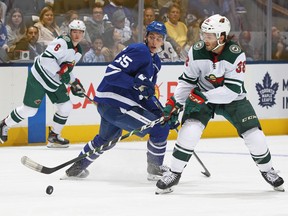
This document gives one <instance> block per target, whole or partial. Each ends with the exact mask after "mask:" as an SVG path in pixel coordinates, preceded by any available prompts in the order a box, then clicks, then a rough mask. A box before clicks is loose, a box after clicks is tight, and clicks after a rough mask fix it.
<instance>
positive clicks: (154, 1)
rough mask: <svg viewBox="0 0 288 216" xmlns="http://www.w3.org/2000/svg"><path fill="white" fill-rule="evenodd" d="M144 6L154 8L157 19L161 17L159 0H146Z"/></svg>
mask: <svg viewBox="0 0 288 216" xmlns="http://www.w3.org/2000/svg"><path fill="white" fill-rule="evenodd" d="M144 8H153V9H154V16H155V19H156V20H157V19H158V17H159V6H158V0H145V1H144ZM155 19H154V20H155Z"/></svg>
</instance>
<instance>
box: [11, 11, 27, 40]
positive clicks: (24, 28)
mask: <svg viewBox="0 0 288 216" xmlns="http://www.w3.org/2000/svg"><path fill="white" fill-rule="evenodd" d="M15 13H20V14H21V16H22V22H21V23H20V25H19V27H20V33H21V34H25V31H26V26H25V22H24V15H23V12H22V11H21V9H20V8H13V9H12V10H11V11H10V12H9V15H8V19H7V25H9V26H10V27H11V28H12V30H13V29H14V24H13V22H12V16H13V14H15Z"/></svg>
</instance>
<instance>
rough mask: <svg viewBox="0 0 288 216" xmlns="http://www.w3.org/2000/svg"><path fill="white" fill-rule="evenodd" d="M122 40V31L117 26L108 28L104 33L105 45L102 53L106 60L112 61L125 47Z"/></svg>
mask: <svg viewBox="0 0 288 216" xmlns="http://www.w3.org/2000/svg"><path fill="white" fill-rule="evenodd" d="M121 40H122V36H121V33H120V32H119V30H117V29H116V28H115V27H111V28H109V29H107V30H106V32H105V33H104V35H103V42H104V47H103V49H102V54H103V55H104V57H105V61H106V62H111V61H112V60H113V59H114V58H115V57H116V55H117V54H118V53H119V52H120V51H121V50H123V49H124V48H125V46H124V45H123V44H121Z"/></svg>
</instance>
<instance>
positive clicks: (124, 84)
mask: <svg viewBox="0 0 288 216" xmlns="http://www.w3.org/2000/svg"><path fill="white" fill-rule="evenodd" d="M146 32H147V34H146V37H145V43H135V44H131V45H129V46H128V47H126V48H125V49H123V50H122V51H121V52H120V53H119V54H118V55H117V56H116V57H115V59H114V61H112V62H111V63H110V64H109V65H108V66H107V69H106V73H105V76H104V78H103V80H102V82H101V83H100V85H99V86H98V88H97V92H96V96H95V98H94V100H95V101H96V102H97V103H98V105H97V109H98V112H99V114H100V115H101V123H100V130H99V134H97V135H96V136H95V137H94V139H93V140H91V141H89V142H88V143H87V144H86V145H85V146H84V148H83V150H82V151H81V153H80V155H82V154H85V153H87V152H89V151H91V150H94V149H96V148H99V147H101V146H105V144H108V142H109V141H111V140H114V139H117V138H118V137H120V136H121V134H122V130H123V129H124V130H126V131H132V130H134V129H137V128H140V127H142V126H143V125H146V124H148V123H150V122H151V121H154V120H156V119H158V118H160V117H161V116H162V111H161V110H160V109H159V108H158V107H157V106H156V105H155V104H154V102H153V100H152V97H154V93H155V84H156V81H157V74H158V72H159V70H160V68H161V62H160V59H159V57H158V55H157V53H156V52H157V50H159V49H160V47H161V46H162V45H163V42H164V40H165V37H166V28H165V25H164V24H163V23H161V22H156V21H155V22H152V23H151V24H149V25H148V26H147V29H146ZM146 134H149V140H148V141H147V172H148V177H147V178H148V180H157V179H159V177H160V176H162V173H163V171H167V167H166V166H164V165H163V164H162V163H163V159H164V155H165V150H166V144H167V141H166V140H167V136H168V134H169V125H168V124H164V125H160V124H158V125H155V126H154V127H152V128H149V129H147V130H144V131H143V132H141V133H137V134H136V135H138V136H141V137H142V136H144V135H146ZM110 148H111V146H110ZM110 148H107V147H104V148H103V151H102V152H99V153H95V154H92V155H89V156H87V157H85V158H83V159H81V160H80V161H77V162H76V163H74V164H73V165H72V166H71V167H70V168H69V169H68V170H66V177H80V178H85V177H87V175H88V174H89V172H88V170H87V169H86V168H87V167H88V166H89V165H90V164H91V163H92V162H93V161H95V159H96V158H98V157H99V156H100V155H101V154H102V153H103V152H104V151H106V150H108V149H110Z"/></svg>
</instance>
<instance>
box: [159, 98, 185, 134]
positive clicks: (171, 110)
mask: <svg viewBox="0 0 288 216" xmlns="http://www.w3.org/2000/svg"><path fill="white" fill-rule="evenodd" d="M182 107H183V105H181V104H180V103H177V102H176V100H175V98H174V97H173V96H172V97H170V98H169V99H168V100H167V102H166V104H165V108H164V110H163V117H164V121H165V122H167V123H168V124H169V126H170V129H175V128H177V127H178V126H179V125H180V123H179V120H178V118H179V112H180V110H179V109H181V108H182Z"/></svg>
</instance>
